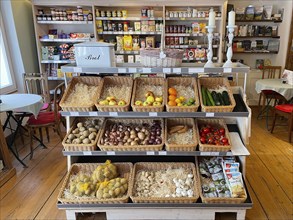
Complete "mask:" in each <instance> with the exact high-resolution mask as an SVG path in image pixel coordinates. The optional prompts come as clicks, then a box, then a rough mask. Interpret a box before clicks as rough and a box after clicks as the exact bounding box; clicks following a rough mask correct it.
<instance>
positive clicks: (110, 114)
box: [109, 112, 118, 117]
mask: <svg viewBox="0 0 293 220" xmlns="http://www.w3.org/2000/svg"><path fill="white" fill-rule="evenodd" d="M109 116H111V117H117V116H118V112H109Z"/></svg>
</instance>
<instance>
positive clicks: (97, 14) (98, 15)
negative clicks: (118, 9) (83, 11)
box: [96, 9, 101, 17]
mask: <svg viewBox="0 0 293 220" xmlns="http://www.w3.org/2000/svg"><path fill="white" fill-rule="evenodd" d="M100 16H101V15H100V11H99V9H96V17H100Z"/></svg>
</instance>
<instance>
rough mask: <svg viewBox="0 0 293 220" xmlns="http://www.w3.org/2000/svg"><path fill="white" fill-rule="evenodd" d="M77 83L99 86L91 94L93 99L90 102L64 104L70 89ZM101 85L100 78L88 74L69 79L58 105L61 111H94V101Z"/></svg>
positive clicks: (70, 91)
mask: <svg viewBox="0 0 293 220" xmlns="http://www.w3.org/2000/svg"><path fill="white" fill-rule="evenodd" d="M77 83H84V84H87V85H89V86H98V87H99V88H98V89H97V91H96V92H95V94H94V95H93V100H92V102H91V103H88V104H87V105H83V106H81V105H68V104H65V101H66V100H67V99H68V97H69V96H70V94H71V93H72V91H73V90H74V87H75V85H76V84H77ZM101 85H102V78H100V77H90V76H79V77H73V78H72V80H71V81H70V83H69V85H68V87H67V89H66V91H65V93H64V95H63V97H62V99H61V101H60V106H61V108H62V110H63V111H79V112H87V111H94V110H96V108H95V102H96V100H97V98H98V96H99V92H100V86H101Z"/></svg>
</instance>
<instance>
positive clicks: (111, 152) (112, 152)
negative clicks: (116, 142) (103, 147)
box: [107, 151, 115, 156]
mask: <svg viewBox="0 0 293 220" xmlns="http://www.w3.org/2000/svg"><path fill="white" fill-rule="evenodd" d="M107 155H109V156H111V155H112V156H113V155H115V151H107Z"/></svg>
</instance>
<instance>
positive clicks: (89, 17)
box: [87, 11, 93, 21]
mask: <svg viewBox="0 0 293 220" xmlns="http://www.w3.org/2000/svg"><path fill="white" fill-rule="evenodd" d="M87 20H88V21H92V20H93V13H92V12H91V11H89V13H88V15H87Z"/></svg>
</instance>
